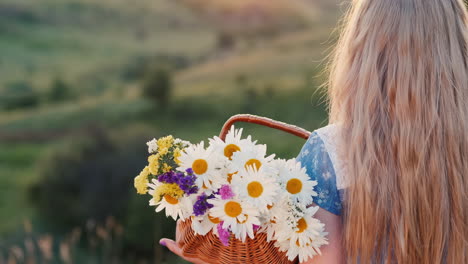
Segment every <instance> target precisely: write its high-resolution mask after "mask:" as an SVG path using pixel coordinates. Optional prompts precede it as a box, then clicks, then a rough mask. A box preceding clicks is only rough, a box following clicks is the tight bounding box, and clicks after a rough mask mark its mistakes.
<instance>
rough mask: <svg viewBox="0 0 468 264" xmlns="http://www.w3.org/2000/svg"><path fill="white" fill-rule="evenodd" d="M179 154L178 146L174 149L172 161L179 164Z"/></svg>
mask: <svg viewBox="0 0 468 264" xmlns="http://www.w3.org/2000/svg"><path fill="white" fill-rule="evenodd" d="M180 155H181V153H180V149H179V148H176V149H174V161H175V162H176V163H177V165H180V160H179V157H180Z"/></svg>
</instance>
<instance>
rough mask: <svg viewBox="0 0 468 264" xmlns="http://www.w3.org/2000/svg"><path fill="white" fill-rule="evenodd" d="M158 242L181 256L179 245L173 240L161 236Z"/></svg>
mask: <svg viewBox="0 0 468 264" xmlns="http://www.w3.org/2000/svg"><path fill="white" fill-rule="evenodd" d="M159 244H161V245H163V246H166V247H167V248H168V249H169V250H170V251H172V252H173V253H174V254H176V255H178V256H181V257H183V252H182V249H181V248H180V247H179V245H177V243H176V242H175V241H174V240H171V239H167V238H163V239H161V240H159Z"/></svg>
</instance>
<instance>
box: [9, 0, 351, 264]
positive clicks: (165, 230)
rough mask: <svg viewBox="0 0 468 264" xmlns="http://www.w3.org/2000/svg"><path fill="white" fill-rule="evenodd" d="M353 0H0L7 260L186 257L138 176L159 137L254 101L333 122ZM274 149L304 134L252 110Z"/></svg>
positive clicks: (293, 148) (288, 116)
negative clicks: (336, 72)
mask: <svg viewBox="0 0 468 264" xmlns="http://www.w3.org/2000/svg"><path fill="white" fill-rule="evenodd" d="M346 5H347V3H344V2H343V1H339V0H133V1H130V0H40V1H39V0H1V1H0V264H3V263H8V264H12V263H185V262H183V261H181V260H180V259H178V258H176V257H175V256H174V255H172V253H170V252H169V251H167V250H166V249H165V248H162V247H161V246H160V245H159V244H158V241H159V238H161V237H174V230H175V228H174V224H175V223H174V222H173V221H172V220H170V219H166V218H165V217H164V216H163V215H162V214H156V213H155V212H154V208H153V207H149V205H148V201H149V198H150V197H149V196H139V195H137V194H136V192H135V190H134V188H133V178H134V177H135V176H136V175H137V174H138V173H139V172H140V170H141V169H142V168H143V167H144V166H145V165H146V163H147V161H146V158H147V155H148V154H147V147H146V145H145V143H146V142H147V141H149V140H150V139H152V138H153V137H156V138H157V137H161V136H165V135H168V134H172V135H174V136H175V137H179V138H182V139H185V140H189V141H191V142H199V141H200V140H203V139H205V140H206V139H207V138H208V137H212V136H214V135H217V134H218V133H219V131H220V129H221V127H222V125H223V123H224V122H225V121H226V120H227V119H228V118H229V117H230V116H232V115H234V114H239V113H251V114H257V115H262V116H267V117H270V118H273V119H277V120H280V121H284V122H287V123H290V124H295V125H298V126H301V127H303V128H305V129H308V130H314V129H316V128H318V127H320V126H323V125H326V123H327V120H326V102H325V98H324V88H320V85H321V84H322V83H323V82H324V81H325V80H326V75H324V74H321V72H322V71H323V69H324V66H325V62H326V61H325V59H326V56H327V54H328V53H329V52H330V50H331V48H332V47H333V45H334V43H335V41H336V37H337V33H338V32H336V31H335V30H334V28H335V27H336V26H337V23H338V19H339V17H340V16H341V15H342V13H343V12H344V10H345V9H346ZM239 126H242V127H244V128H245V132H246V133H248V134H251V135H252V136H253V137H254V138H256V139H259V142H261V143H265V144H268V150H269V152H270V153H276V154H277V156H280V157H282V158H293V157H295V156H296V155H297V153H298V152H299V150H300V148H301V146H302V144H303V143H304V141H303V140H302V139H299V138H295V137H294V136H291V135H288V134H285V133H282V132H278V131H273V130H272V129H269V128H264V127H259V126H255V125H245V124H240V125H239Z"/></svg>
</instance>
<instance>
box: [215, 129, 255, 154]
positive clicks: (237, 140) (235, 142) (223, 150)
mask: <svg viewBox="0 0 468 264" xmlns="http://www.w3.org/2000/svg"><path fill="white" fill-rule="evenodd" d="M241 137H242V128H241V129H235V128H234V126H232V127H231V129H230V130H229V132H228V133H227V135H226V140H225V141H223V140H222V139H220V138H219V137H216V136H215V137H213V138H210V139H209V141H210V147H213V151H214V152H216V153H217V155H219V156H222V157H225V158H226V159H228V160H231V158H232V155H233V154H234V152H237V151H244V150H247V149H248V148H252V147H253V146H254V145H255V143H256V141H255V142H253V141H252V139H251V137H250V136H248V137H247V138H246V139H242V138H241Z"/></svg>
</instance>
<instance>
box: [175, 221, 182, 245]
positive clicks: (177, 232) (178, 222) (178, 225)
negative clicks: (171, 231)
mask: <svg viewBox="0 0 468 264" xmlns="http://www.w3.org/2000/svg"><path fill="white" fill-rule="evenodd" d="M181 224H182V223H181V222H180V219H179V220H177V223H176V239H175V241H177V243H180V239H181V236H182V232H181Z"/></svg>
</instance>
